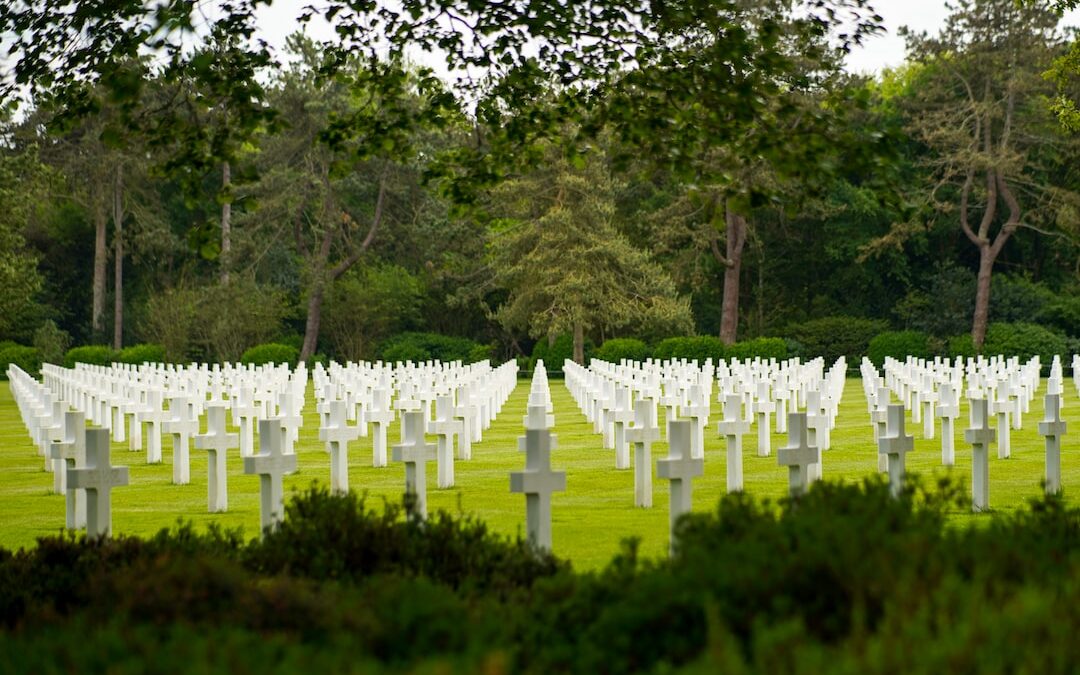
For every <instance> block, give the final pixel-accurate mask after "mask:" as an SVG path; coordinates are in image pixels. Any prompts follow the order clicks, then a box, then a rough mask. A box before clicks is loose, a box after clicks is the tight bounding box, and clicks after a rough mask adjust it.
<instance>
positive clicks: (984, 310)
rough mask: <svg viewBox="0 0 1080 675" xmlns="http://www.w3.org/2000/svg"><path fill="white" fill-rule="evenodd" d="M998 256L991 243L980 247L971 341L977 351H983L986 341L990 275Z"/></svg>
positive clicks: (988, 317) (988, 318)
mask: <svg viewBox="0 0 1080 675" xmlns="http://www.w3.org/2000/svg"><path fill="white" fill-rule="evenodd" d="M995 258H997V255H996V253H995V252H994V250H993V248H992V247H991V246H989V245H983V246H980V247H979V275H978V276H977V277H976V280H975V316H974V318H973V320H972V322H971V341H972V342H973V343H974V344H975V351H976V352H979V353H982V348H983V343H984V342H985V341H986V327H987V325H988V323H989V320H990V275H991V274H992V273H993V271H994V260H995Z"/></svg>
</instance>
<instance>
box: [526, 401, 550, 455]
mask: <svg viewBox="0 0 1080 675" xmlns="http://www.w3.org/2000/svg"><path fill="white" fill-rule="evenodd" d="M522 421H523V422H524V424H525V428H526V429H550V428H551V427H553V426H555V416H554V415H552V414H551V413H549V412H548V411H547V406H543V405H530V406H529V407H528V408H526V415H525V417H524V418H523V420H522ZM520 449H521V451H522V452H524V451H525V448H524V447H522V448H520Z"/></svg>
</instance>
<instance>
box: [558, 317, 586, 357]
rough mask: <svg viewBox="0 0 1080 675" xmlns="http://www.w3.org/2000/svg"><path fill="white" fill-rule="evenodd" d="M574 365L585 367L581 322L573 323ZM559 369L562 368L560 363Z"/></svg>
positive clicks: (583, 334) (583, 333)
mask: <svg viewBox="0 0 1080 675" xmlns="http://www.w3.org/2000/svg"><path fill="white" fill-rule="evenodd" d="M574 363H576V364H578V365H579V366H583V365H585V328H584V327H583V326H582V325H581V322H575V323H574ZM558 367H559V368H561V367H562V364H561V363H560V364H559V365H558Z"/></svg>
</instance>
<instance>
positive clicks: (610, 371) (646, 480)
mask: <svg viewBox="0 0 1080 675" xmlns="http://www.w3.org/2000/svg"><path fill="white" fill-rule="evenodd" d="M823 366H824V363H823V362H822V361H821V360H820V359H815V360H814V361H811V362H809V363H807V364H803V363H801V362H800V361H798V360H797V359H793V360H790V361H786V362H783V363H777V362H776V361H761V360H753V361H747V362H739V361H737V360H733V361H731V362H730V363H729V362H725V361H720V362H719V363H718V364H717V365H716V366H715V367H714V366H713V363H712V361H711V360H707V361H706V362H705V364H704V365H702V366H699V365H698V364H697V363H696V362H687V361H684V360H674V361H665V362H659V361H652V360H649V361H646V362H644V363H637V362H632V361H623V362H621V363H619V364H612V363H607V362H604V361H599V360H596V359H594V360H592V361H591V363H590V364H589V367H588V368H584V367H582V366H579V365H577V364H575V363H573V362H570V361H568V362H567V363H566V364H565V365H564V372H565V373H566V386H567V388H568V390H569V391H570V394H571V396H572V397H573V398H574V400H575V402H576V403H577V405H578V407H579V408H580V409H581V410H582V412H583V413H584V414H585V416H586V418H587V419H588V420H589V421H591V422H592V423H593V430H594V432H595V433H597V434H601V435H602V438H603V443H604V447H605V448H608V449H613V450H614V451H615V468H616V469H618V470H621V469H628V468H630V465H631V463H630V452H629V446H630V444H631V443H633V444H634V446H635V447H634V453H635V457H634V462H633V466H634V472H635V480H634V485H635V490H634V503H635V505H637V506H643V507H648V506H651V496H649V493H651V483H652V469H651V462H650V461H649V454H648V453H649V447H650V446H651V443H652V442H653V441H656V440H659V439H660V434H659V430H658V429H657V431H656V432H655V434H654V432H653V431H652V430H651V428H650V427H651V426H655V424H656V421H655V420H656V416H657V415H656V411H657V408H658V406H663V407H664V409H665V412H666V418H667V421H668V425H667V426H668V427H669V428H670V423H671V422H672V421H675V420H678V419H683V420H686V421H687V422H688V423H689V426H688V429H689V431H688V433H689V438H690V457H691V458H693V459H704V437H705V433H706V429H707V428H708V424H709V417H710V414H711V412H712V411H711V401H712V400H713V390H714V387H715V388H718V390H719V391H718V392H717V394H716V399H717V400H718V401H719V402H720V404H721V406H722V415H721V419H720V421H718V423H717V427H716V429H717V433H718V434H719V435H720V436H721V437H722V438H724V439H725V442H726V448H727V453H726V454H727V467H728V471H727V488H728V491H731V492H734V491H738V490H742V489H743V471H742V463H743V459H742V438H743V436H745V435H746V434H747V433H749V432H750V428H751V425H752V424H754V423H756V424H757V427H758V434H757V454H758V456H760V457H768V456H770V455H771V454H772V447H771V433H772V419H773V414H774V413H776V417H775V419H776V427H777V431H778V432H781V431H783V430H785V429H786V428H787V424H786V419H784V418H785V417H786V416H787V412H788V410H789V409H790V410H792V411H794V410H796V409H797V408H798V407H800V406H804V407H806V408H807V414H808V426H807V429H808V432H809V434H810V440H811V442H813V443H815V444H816V445H817V446H818V447H821V448H823V449H827V448H828V447H829V436H830V434H829V432H830V429H831V428H832V427H833V425H834V424H835V418H836V412H837V410H838V406H839V400H840V397H841V396H842V395H843V387H844V382H845V371H846V366H845V363H844V361H843V360H842V359H841V360H839V361H837V363H836V364H834V366H833V367H832V368H830V369H829V371H828V372H825V371H824V368H823ZM669 435H670V432H669ZM638 439H642V440H643V441H647V443H646V442H639V440H638ZM820 477H821V463H820V461H817V462H815V463H814V465H813V466H812V467H811V469H810V478H811V480H814V479H820Z"/></svg>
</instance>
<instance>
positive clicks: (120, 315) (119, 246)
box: [113, 163, 124, 349]
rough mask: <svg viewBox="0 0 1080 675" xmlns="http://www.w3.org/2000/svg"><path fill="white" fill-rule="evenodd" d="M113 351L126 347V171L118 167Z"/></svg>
mask: <svg viewBox="0 0 1080 675" xmlns="http://www.w3.org/2000/svg"><path fill="white" fill-rule="evenodd" d="M113 229H114V234H113V246H114V252H113V258H114V260H113V264H114V265H115V267H114V268H113V271H114V276H113V349H120V348H122V347H123V346H124V170H123V167H122V165H120V164H119V163H118V164H117V165H116V181H115V182H114V183H113Z"/></svg>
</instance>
